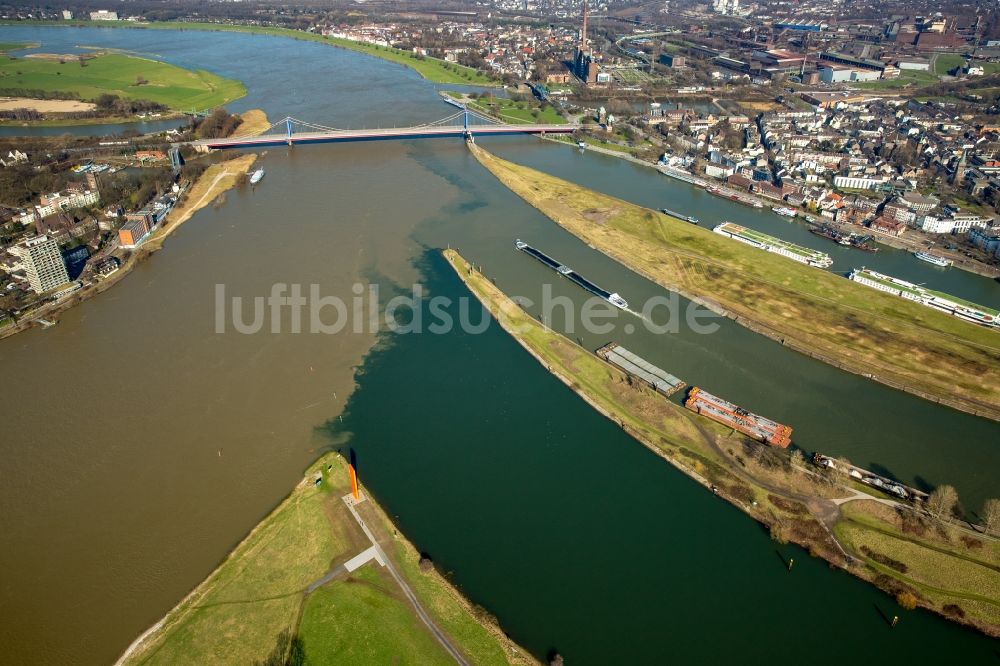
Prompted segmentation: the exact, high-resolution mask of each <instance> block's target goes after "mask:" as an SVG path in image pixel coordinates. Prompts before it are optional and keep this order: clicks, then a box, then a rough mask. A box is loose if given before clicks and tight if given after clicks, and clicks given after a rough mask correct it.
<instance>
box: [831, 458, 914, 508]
mask: <svg viewBox="0 0 1000 666" xmlns="http://www.w3.org/2000/svg"><path fill="white" fill-rule="evenodd" d="M812 462H813V464H814V465H816V466H817V467H823V468H825V469H836V470H839V469H840V467H841V465H846V467H847V469H846V470H843V471H846V473H847V475H848V476H849V477H851V478H852V479H854V480H855V481H859V482H860V483H863V484H865V485H866V486H871V487H872V488H878V489H879V490H881V491H882V492H884V493H887V494H889V495H894V496H896V497H898V498H899V499H904V500H908V501H910V502H926V501H927V498H928V497H929V495H928V494H927V493H925V492H924V491H922V490H917V489H916V488H911V487H910V486H907V485H904V484H902V483H900V482H899V481H894V480H892V479H889V478H887V477H884V476H880V475H878V474H876V473H875V472H870V471H868V470H867V469H863V468H861V467H857V466H855V465H852V464H850V463H847V462H843V463H841V462H838V461H837V460H835V459H833V458H831V457H830V456H824V455H823V454H822V453H816V454H813V457H812Z"/></svg>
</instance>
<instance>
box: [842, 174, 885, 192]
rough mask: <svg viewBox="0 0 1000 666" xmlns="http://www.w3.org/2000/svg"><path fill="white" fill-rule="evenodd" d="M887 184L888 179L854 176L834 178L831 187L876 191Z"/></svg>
mask: <svg viewBox="0 0 1000 666" xmlns="http://www.w3.org/2000/svg"><path fill="white" fill-rule="evenodd" d="M887 182H888V178H869V177H855V176H834V177H833V185H834V187H838V188H840V189H842V190H877V189H879V188H881V187H882V186H883V185H885V184H886V183H887Z"/></svg>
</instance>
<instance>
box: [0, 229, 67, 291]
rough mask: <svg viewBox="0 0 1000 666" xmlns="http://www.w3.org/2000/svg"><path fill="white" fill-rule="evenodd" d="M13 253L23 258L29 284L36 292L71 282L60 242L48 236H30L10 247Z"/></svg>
mask: <svg viewBox="0 0 1000 666" xmlns="http://www.w3.org/2000/svg"><path fill="white" fill-rule="evenodd" d="M10 252H11V254H13V255H14V256H16V257H18V258H19V259H21V262H22V263H23V264H24V272H25V273H26V274H27V276H28V284H29V285H31V289H32V291H34V292H35V293H36V294H42V293H45V292H46V291H49V290H50V289H55V288H56V287H58V286H60V285H64V284H66V283H67V282H69V274H68V273H67V272H66V264H65V263H64V262H63V258H62V252H60V251H59V244H58V243H56V242H55V241H54V240H52V239H51V238H49V237H48V236H36V237H35V238H29V239H28V240H26V241H24V242H23V243H21V244H20V245H15V246H14V247H12V248H11V249H10Z"/></svg>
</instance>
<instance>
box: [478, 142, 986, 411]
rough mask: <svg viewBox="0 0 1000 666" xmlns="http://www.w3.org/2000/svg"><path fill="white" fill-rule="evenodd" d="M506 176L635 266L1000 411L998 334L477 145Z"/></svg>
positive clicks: (740, 313)
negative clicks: (516, 161) (568, 180)
mask: <svg viewBox="0 0 1000 666" xmlns="http://www.w3.org/2000/svg"><path fill="white" fill-rule="evenodd" d="M470 149H471V150H472V152H473V154H474V155H475V156H476V158H477V159H478V160H479V161H480V163H481V164H482V165H483V166H484V167H486V168H487V169H488V170H489V171H490V172H491V173H493V175H494V176H496V177H497V178H498V179H499V180H500V181H501V182H502V183H504V185H506V186H507V187H508V188H510V189H511V190H512V191H513V192H515V193H516V194H518V195H519V196H521V197H522V198H523V199H524V200H525V201H527V202H528V203H529V204H531V205H532V206H534V207H535V208H537V209H538V210H540V211H541V212H542V213H543V214H545V215H546V216H547V217H549V218H550V219H552V220H553V221H554V222H556V223H557V224H559V225H560V226H562V227H563V228H564V229H566V230H567V231H569V232H571V233H573V234H574V235H575V236H577V237H579V238H580V239H581V240H583V241H585V242H587V243H588V244H590V245H591V246H593V247H595V248H597V249H598V250H600V251H602V252H604V253H605V254H607V255H608V256H610V257H612V258H613V259H615V260H616V261H618V262H619V263H621V264H623V265H624V266H626V267H627V268H629V269H630V270H632V271H634V272H636V273H638V274H640V275H643V276H644V277H646V278H647V279H649V280H651V281H653V282H656V283H657V284H659V285H661V286H662V287H664V288H666V289H669V290H671V291H675V292H677V293H679V294H681V295H683V296H685V297H687V298H689V299H692V300H696V301H698V302H703V303H705V304H706V305H708V306H709V307H711V308H712V309H713V310H716V311H717V312H720V313H722V314H725V315H726V316H728V317H730V318H732V319H734V320H735V321H737V322H738V323H740V324H742V325H744V326H746V327H747V328H750V329H751V330H754V331H756V332H758V333H761V334H763V335H766V336H768V337H770V338H772V339H774V340H776V341H779V342H781V343H782V344H784V345H786V346H788V347H791V348H792V349H795V350H796V351H799V352H801V353H804V354H807V355H809V356H812V357H813V358H816V359H818V360H822V361H824V362H826V363H829V364H831V365H834V366H836V367H839V368H842V369H844V370H848V371H850V372H854V373H856V374H860V375H863V376H865V377H867V378H870V379H875V380H876V381H879V382H882V383H884V384H887V385H889V386H893V387H894V388H899V389H901V390H905V391H907V392H910V393H913V394H914V395H918V396H921V397H923V398H927V399H929V400H933V401H935V402H939V403H942V404H945V405H948V406H951V407H954V408H956V409H961V410H963V411H967V412H970V413H972V414H976V415H980V416H985V417H987V418H991V419H994V420H1000V336H998V335H997V332H996V331H994V330H989V329H985V328H981V327H978V326H975V325H973V324H970V323H968V322H964V321H961V320H959V319H958V318H956V317H952V316H950V315H947V314H945V313H942V312H937V311H935V310H932V309H930V308H926V307H923V306H921V305H919V304H915V303H910V302H907V301H905V300H903V299H900V298H898V297H895V296H892V295H890V294H883V293H880V292H873V290H871V289H867V288H864V287H862V286H861V285H856V284H853V283H851V282H850V281H848V280H845V279H844V278H843V277H841V276H838V275H835V274H833V273H829V272H827V271H822V270H818V269H815V268H812V267H809V266H806V265H804V264H800V263H798V262H795V261H792V260H789V259H786V258H784V257H780V256H777V255H773V254H769V253H766V252H763V251H761V250H758V249H756V248H753V247H749V246H746V245H743V244H741V243H737V242H734V241H732V240H730V239H726V238H723V237H722V236H720V235H718V234H714V233H712V231H711V230H708V229H702V228H700V227H697V226H694V225H691V224H688V223H687V222H684V221H681V220H677V219H675V218H672V217H670V216H668V215H663V214H661V213H658V212H656V211H653V210H649V209H646V208H642V207H641V206H637V205H635V204H632V203H629V202H626V201H622V200H620V199H616V198H614V197H610V196H607V195H604V194H601V193H598V192H594V191H592V190H588V189H586V188H583V187H580V186H577V185H575V184H573V183H570V182H567V181H564V180H561V179H559V178H555V177H553V176H550V175H548V174H544V173H541V172H538V171H535V170H533V169H529V168H527V167H523V166H520V165H517V164H513V163H511V162H507V161H505V160H502V159H499V158H497V157H495V156H493V155H491V154H490V153H488V152H486V151H485V150H483V149H482V148H480V147H478V146H475V145H472V146H471V148H470Z"/></svg>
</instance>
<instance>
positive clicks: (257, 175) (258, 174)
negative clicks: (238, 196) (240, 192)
mask: <svg viewBox="0 0 1000 666" xmlns="http://www.w3.org/2000/svg"><path fill="white" fill-rule="evenodd" d="M263 177H264V170H263V169H257V170H256V171H254V172H253V174H251V175H250V184H251V185H256V184H257V183H259V182H260V179H261V178H263Z"/></svg>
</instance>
